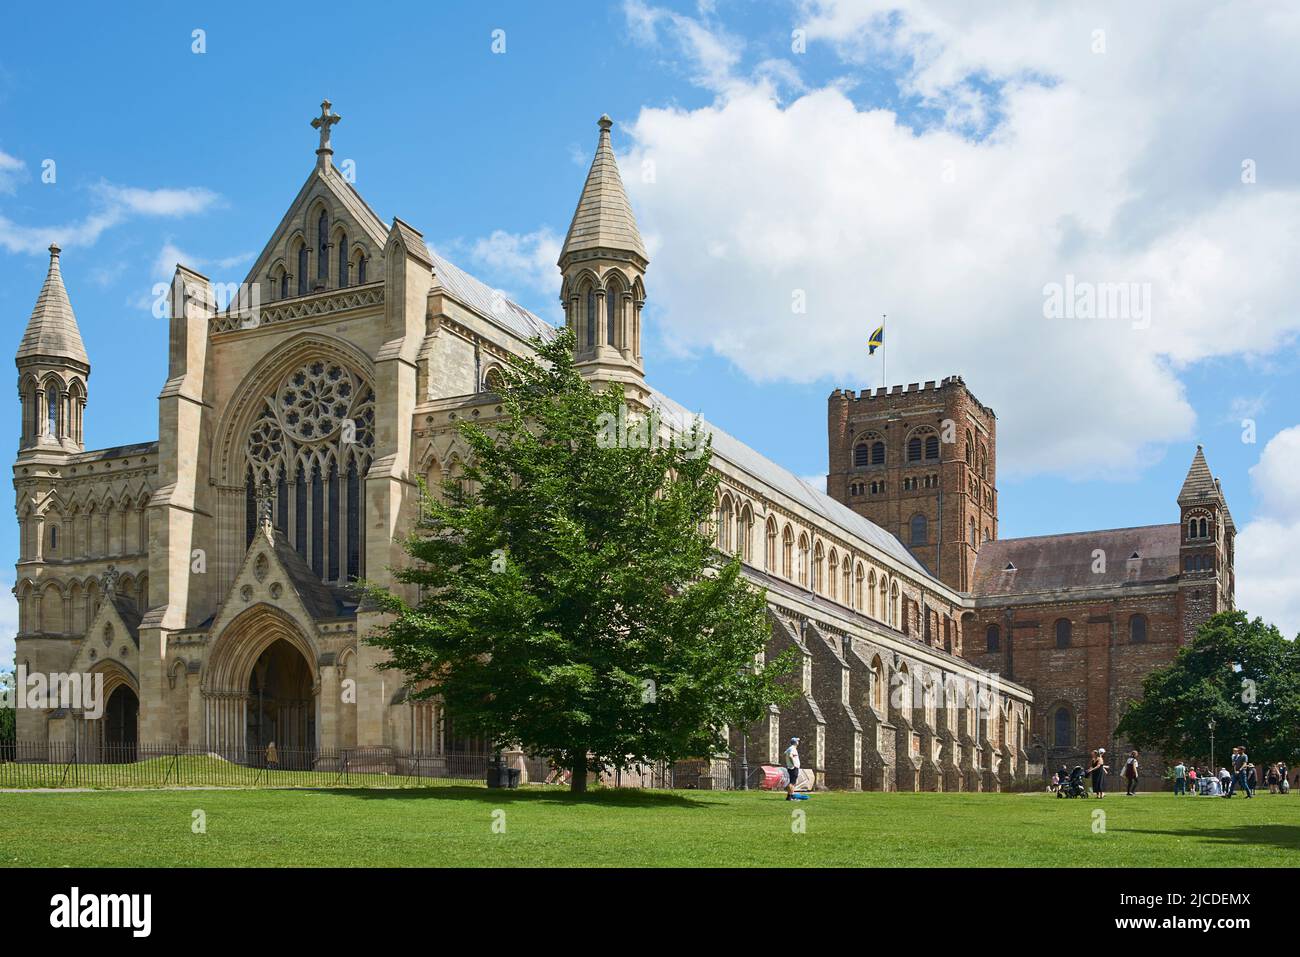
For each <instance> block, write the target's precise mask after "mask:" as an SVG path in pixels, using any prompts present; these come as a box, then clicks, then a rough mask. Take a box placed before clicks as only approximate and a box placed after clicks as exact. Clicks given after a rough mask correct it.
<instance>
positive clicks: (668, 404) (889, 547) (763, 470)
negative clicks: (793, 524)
mask: <svg viewBox="0 0 1300 957" xmlns="http://www.w3.org/2000/svg"><path fill="white" fill-rule="evenodd" d="M650 394H651V395H652V396H653V397H654V399H655V400H656V401H657V403H658V404H659V406H660V411H661V415H662V414H663V413H664V412H667V413H668V414H669V415H670V416H672V417H673V418H675V419H676V422H673V423H671V424H672V425H673V427H674V428H676V429H677V430H678V431H680V430H681V429H683V428H689V427H690V424H691V422H693V421H694V419H695V416H694V415H693V414H692V413H690V412H688V411H687V410H686V409H685V407H683V406H681V405H679V404H678V403H676V402H674V401H673V400H672V399H670V398H668V396H666V395H664V394H663V393H662V392H660V391H658V390H657V389H653V388H651V389H650ZM665 418H668V416H665ZM701 422H702V424H703V427H704V428H705V429H706V430H707V431H708V433H709V435H711V436H712V438H713V454H714V455H716V456H717V457H718V458H721V459H723V460H724V461H726V462H729V463H730V464H732V465H734V466H736V467H737V468H739V469H741V470H742V471H744V472H748V473H749V474H750V475H752V476H753V477H754V478H755V479H758V480H759V481H760V482H763V483H765V484H767V485H769V486H771V487H772V488H774V489H776V490H777V491H779V492H781V493H783V494H785V495H787V496H789V497H790V498H791V499H793V500H794V501H795V502H797V503H798V504H800V505H802V506H803V507H804V508H806V509H808V510H809V511H811V512H813V513H815V514H817V515H819V516H821V517H822V518H823V519H825V520H826V521H827V522H828V523H830V524H831V525H832V526H834V527H836V528H838V529H839V530H840V531H841V532H842V533H844V535H845V537H847V538H854V537H856V538H859V539H862V540H863V541H865V542H867V543H868V544H870V545H872V546H874V547H876V548H878V549H879V550H880V551H882V552H884V553H885V554H887V555H889V556H890V557H891V558H893V559H894V560H896V561H897V562H899V563H900V564H901V565H903V566H904V567H905V568H908V569H911V570H912V571H913V572H915V573H916V574H918V575H922V576H924V577H925V578H927V579H929V580H930V581H932V582H934V583H935V584H937V585H939V586H940V587H946V586H944V585H943V583H942V582H940V581H939V580H938V579H937V578H935V577H934V576H933V575H931V574H930V572H929V571H928V570H927V569H926V567H925V566H924V565H922V564H921V563H920V562H919V561H917V560H916V557H915V556H913V555H912V553H911V552H910V551H908V550H907V548H906V547H905V546H904V545H903V543H902V542H900V541H899V540H898V539H897V538H896V537H895V536H893V535H891V534H890V533H889V532H887V531H885V530H884V529H883V528H881V527H880V526H879V525H877V524H876V523H875V522H872V521H871V520H870V519H867V518H864V517H863V516H861V515H859V514H858V513H857V512H855V511H853V510H852V509H851V508H849V507H848V506H846V505H842V504H840V503H839V502H837V501H835V499H833V498H831V497H830V496H829V495H827V494H826V493H825V492H823V491H820V490H819V489H817V488H815V487H813V486H812V485H809V484H808V483H807V482H805V481H804V480H803V479H801V478H799V477H798V476H797V475H795V474H794V473H793V472H791V471H790V470H789V469H786V468H783V467H782V466H780V465H777V464H776V463H775V462H773V461H772V460H771V459H769V458H767V457H766V456H764V455H761V454H760V453H758V452H756V451H754V450H753V449H751V448H750V447H749V446H748V445H746V444H745V443H744V442H742V441H740V440H739V439H737V438H735V437H734V436H732V435H728V434H727V433H726V432H724V431H723V430H722V429H719V428H718V427H717V426H715V425H713V424H712V423H710V422H708V421H707V420H703V419H701Z"/></svg>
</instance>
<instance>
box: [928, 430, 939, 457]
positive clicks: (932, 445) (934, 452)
mask: <svg viewBox="0 0 1300 957" xmlns="http://www.w3.org/2000/svg"><path fill="white" fill-rule="evenodd" d="M925 457H926V458H927V459H937V458H938V457H939V436H937V435H929V436H926V439H925Z"/></svg>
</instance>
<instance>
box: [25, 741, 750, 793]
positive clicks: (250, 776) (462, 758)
mask: <svg viewBox="0 0 1300 957" xmlns="http://www.w3.org/2000/svg"><path fill="white" fill-rule="evenodd" d="M496 760H497V756H496V755H494V754H488V753H481V754H475V753H459V752H457V753H444V754H424V753H417V752H406V751H399V750H396V749H394V748H386V747H383V748H342V749H327V748H279V747H277V748H276V749H275V750H274V751H270V750H268V749H224V750H215V751H214V750H209V749H207V748H199V747H185V746H178V745H172V744H166V745H149V744H89V745H88V744H87V743H85V742H76V743H74V742H24V741H19V742H16V743H13V742H10V743H7V744H5V745H4V746H3V748H0V788H19V789H33V788H88V789H113V788H168V787H175V788H184V787H231V788H274V787H306V788H331V787H372V788H400V787H432V786H437V785H446V784H455V785H475V786H479V787H482V786H485V784H486V780H487V776H488V770H489V767H490V766H492V765H493V764H494V763H495V762H496ZM516 766H517V765H516ZM522 771H523V774H522V779H523V781H525V782H527V783H528V784H533V785H538V786H541V785H546V786H560V787H567V786H568V784H569V774H568V772H567V771H564V770H562V769H557V768H556V767H555V765H554V764H552V763H551V762H550V761H549V760H548V759H546V758H539V757H532V756H525V757H524V758H523V768H522ZM746 771H747V772H748V780H747V779H746ZM760 776H761V771H760V770H759V768H758V766H757V765H754V766H749V765H747V764H742V762H741V761H740V759H738V758H728V757H721V758H713V759H710V760H703V759H701V760H690V761H678V762H676V763H669V762H656V763H653V764H646V765H639V766H633V767H630V768H627V769H624V770H622V771H612V770H611V771H606V772H605V773H603V774H601V775H593V776H592V777H591V778H590V779H589V780H590V781H591V783H592V785H601V786H605V787H622V788H650V789H666V788H685V789H696V788H701V789H710V790H735V789H740V788H744V787H745V786H746V784H748V786H749V787H750V788H755V787H757V782H758V779H759V777H760Z"/></svg>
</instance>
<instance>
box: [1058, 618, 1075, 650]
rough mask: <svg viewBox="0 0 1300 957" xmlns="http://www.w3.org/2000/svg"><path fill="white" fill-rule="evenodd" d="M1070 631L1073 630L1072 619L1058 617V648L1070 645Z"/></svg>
mask: <svg viewBox="0 0 1300 957" xmlns="http://www.w3.org/2000/svg"><path fill="white" fill-rule="evenodd" d="M1070 631H1071V626H1070V619H1068V618H1058V619H1057V620H1056V647H1057V648H1069V647H1070Z"/></svg>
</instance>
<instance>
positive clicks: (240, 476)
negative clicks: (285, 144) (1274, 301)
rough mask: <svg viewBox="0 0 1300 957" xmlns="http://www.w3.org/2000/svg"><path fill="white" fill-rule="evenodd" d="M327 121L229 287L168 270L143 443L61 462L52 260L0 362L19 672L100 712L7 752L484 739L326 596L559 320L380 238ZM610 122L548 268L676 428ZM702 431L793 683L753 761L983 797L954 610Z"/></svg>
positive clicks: (953, 596)
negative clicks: (7, 400)
mask: <svg viewBox="0 0 1300 957" xmlns="http://www.w3.org/2000/svg"><path fill="white" fill-rule="evenodd" d="M334 122H336V118H335V117H334V116H333V114H331V113H330V112H329V105H328V103H327V104H324V105H323V111H322V114H321V117H319V118H318V119H317V121H316V122H315V124H314V125H316V126H317V128H318V129H319V130H320V146H319V148H318V149H317V151H316V163H315V165H314V168H313V169H312V170H311V172H310V174H309V175H308V177H307V179H306V181H305V182H304V183H303V185H302V187H301V189H300V190H299V191H298V193H297V195H296V197H295V198H294V199H293V201H292V202H291V203H290V205H289V208H288V210H287V212H285V214H284V215H283V217H282V218H281V219H280V221H279V223H278V225H277V226H276V227H275V229H274V231H273V232H272V234H271V238H270V240H269V241H268V243H267V245H266V247H265V249H264V250H263V252H262V253H261V255H260V256H259V258H258V259H257V261H256V262H255V263H254V265H253V267H252V268H251V270H250V272H249V274H248V276H247V278H246V280H245V282H244V283H243V284H242V286H241V287H240V288H239V290H237V294H236V295H235V297H234V300H233V302H232V303H231V304H226V303H224V302H223V303H221V304H220V305H219V304H218V300H219V298H220V297H219V295H218V292H219V290H217V289H214V288H213V284H212V283H211V282H210V281H209V280H208V279H207V278H206V277H204V276H202V275H200V274H198V273H196V272H194V271H193V270H190V269H188V268H186V267H184V266H180V267H178V269H177V273H176V277H175V282H174V283H173V287H172V297H171V316H172V318H171V320H170V327H169V336H170V346H171V347H170V354H169V366H168V369H167V372H166V376H165V379H164V383H163V388H162V391H161V393H160V396H159V400H158V402H159V409H158V436H159V438H158V441H157V442H150V443H144V444H140V445H132V446H126V447H121V448H115V449H104V450H98V451H86V450H85V448H84V445H83V443H82V438H81V435H82V431H81V422H82V412H83V410H87V411H88V412H89V414H90V415H91V416H92V417H93V415H94V409H95V403H94V397H93V395H90V394H89V393H88V391H87V383H88V381H89V376H90V360H89V358H88V357H87V356H86V355H85V351H84V348H82V347H81V340H80V334H79V331H78V330H77V326H76V320H75V317H74V316H73V313H72V307H71V301H70V299H69V297H68V296H67V293H66V289H65V287H64V283H63V278H62V272H61V268H60V261H59V254H58V251H57V250H54V251H53V252H52V255H51V265H50V274H49V277H48V278H47V280H46V286H45V289H43V290H42V292H41V295H40V299H39V300H38V303H37V308H36V310H35V311H34V312H33V314H32V317H31V320H30V321H29V323H28V327H27V333H26V334H25V336H24V339H23V344H22V345H21V346H20V350H19V354H18V367H19V387H20V394H21V396H22V399H23V413H22V422H23V426H22V441H21V444H20V450H19V454H18V457H17V461H16V462H15V465H14V485H15V489H16V492H17V503H18V504H17V508H18V514H17V517H18V521H19V524H20V529H21V536H20V537H21V541H22V546H21V553H20V555H19V558H18V565H17V581H18V586H17V594H18V598H19V605H20V626H19V633H18V636H17V661H18V664H19V665H22V666H24V667H25V668H26V669H27V671H28V672H45V673H48V672H67V671H83V672H92V673H100V672H102V673H104V674H105V676H106V692H107V693H108V694H109V702H108V703H109V709H108V712H107V714H106V715H105V716H104V717H102V718H97V719H96V718H92V717H91V716H89V715H87V714H85V713H84V712H83V711H80V710H78V709H76V708H72V709H68V710H66V711H61V710H57V709H52V710H48V711H39V710H30V709H22V710H20V712H19V729H18V733H19V737H20V738H21V739H23V740H24V741H44V740H57V741H76V742H79V743H80V744H82V745H83V746H85V747H86V748H94V747H100V746H103V745H110V744H127V745H129V744H134V743H137V742H138V743H148V744H151V745H157V746H166V745H170V744H174V745H183V746H188V747H201V748H204V749H207V750H210V751H216V752H220V753H224V754H230V755H232V756H235V757H236V758H238V757H239V756H240V755H246V754H248V753H250V752H252V753H255V752H257V751H260V750H262V749H264V748H265V746H266V745H267V744H268V743H269V742H270V741H271V740H274V741H276V743H277V745H278V746H279V747H280V748H282V749H286V750H300V751H305V752H312V751H318V750H326V749H330V750H332V749H344V748H352V747H364V748H367V749H372V750H371V751H370V752H369V755H370V756H369V757H368V758H367V760H368V761H370V762H371V763H372V764H373V765H374V766H375V767H386V766H389V764H390V763H391V761H389V760H387V759H385V757H384V754H383V752H384V750H385V749H391V750H393V751H402V752H406V751H414V752H418V753H420V754H422V755H429V756H431V757H432V758H434V759H436V758H438V757H440V756H442V757H445V756H449V755H452V754H454V753H456V752H458V751H460V752H464V751H470V750H473V749H475V748H476V747H477V746H478V745H477V743H476V742H473V741H468V740H465V739H464V738H462V737H460V736H458V735H457V734H456V732H455V729H454V727H451V726H450V724H449V722H448V721H447V720H446V719H445V716H444V715H443V714H442V711H441V708H440V706H439V705H438V703H437V702H436V701H435V702H429V701H420V702H413V701H412V700H411V699H410V696H409V693H408V692H409V690H410V689H408V688H406V687H404V686H403V683H402V680H401V678H400V676H398V675H396V674H394V673H392V672H389V671H386V670H381V669H380V668H378V667H377V666H378V665H380V664H382V659H381V653H380V652H379V651H378V650H377V649H375V648H372V647H371V646H369V645H367V644H365V643H364V642H363V641H361V640H360V639H361V638H362V637H363V636H364V635H365V634H366V633H367V632H368V631H369V630H371V629H373V628H374V627H375V626H376V625H378V624H379V623H380V619H379V617H378V616H377V615H376V613H374V612H373V611H369V610H367V609H365V608H364V607H359V606H358V604H357V600H356V597H355V595H354V593H353V592H352V590H351V589H350V587H349V583H350V582H352V581H353V580H354V579H356V578H358V577H362V576H364V577H368V578H370V579H371V580H374V581H378V582H383V583H386V584H388V585H390V586H391V587H394V588H398V589H401V588H406V587H407V586H401V585H399V584H397V583H396V582H394V581H392V579H391V573H390V569H391V568H393V567H396V566H400V565H401V564H402V562H403V560H404V553H403V552H402V551H401V549H400V547H399V546H398V545H397V544H396V543H395V538H396V537H397V536H400V535H401V534H402V533H403V532H404V531H405V530H406V529H408V528H410V527H411V526H412V523H413V521H414V519H415V517H416V515H417V511H418V507H419V496H420V494H421V493H420V487H419V485H420V481H421V480H423V481H424V482H425V483H427V486H428V487H429V488H431V489H439V488H441V487H442V484H443V483H444V482H446V481H454V480H455V479H456V478H457V476H458V475H460V474H461V472H462V470H463V467H464V463H465V460H466V457H467V455H468V450H467V449H466V448H465V446H464V444H463V442H462V441H461V439H460V437H459V434H458V432H457V427H458V425H459V423H460V422H462V421H465V420H473V421H480V422H483V423H486V424H489V425H490V423H491V422H492V421H493V419H494V418H495V417H496V416H497V415H499V414H500V412H501V408H500V404H499V400H498V397H497V395H496V394H495V393H494V392H493V382H494V376H495V375H497V374H498V372H497V371H496V370H497V367H498V366H499V365H500V364H501V363H502V361H503V360H504V359H505V358H506V357H507V356H509V355H524V354H527V353H528V352H529V351H530V349H531V348H532V347H531V346H530V344H529V342H530V339H531V338H532V337H534V336H550V335H553V334H554V330H553V329H552V328H551V327H550V326H548V325H547V324H546V323H544V322H542V321H541V320H540V319H538V318H537V317H536V316H534V315H532V314H531V313H529V312H527V310H525V309H523V308H522V307H520V306H518V305H516V304H515V303H512V302H510V301H509V300H508V299H506V298H505V297H503V296H502V295H501V294H500V293H498V292H497V291H495V290H492V289H490V288H489V287H487V286H485V285H484V284H483V283H481V282H479V281H478V280H476V279H474V278H473V277H472V276H469V275H468V274H466V273H464V272H463V271H461V270H460V269H458V268H457V267H456V266H454V265H453V264H452V263H450V262H447V261H446V260H445V259H443V258H442V257H440V256H438V255H437V254H435V253H434V252H432V251H431V250H429V249H428V247H427V246H426V244H425V243H424V240H423V238H422V236H421V234H420V233H419V232H418V231H417V230H416V229H414V228H413V227H412V226H410V225H409V224H407V223H406V222H404V221H403V220H401V219H398V218H394V219H393V220H392V221H391V222H390V223H388V224H385V223H383V222H382V221H381V220H380V219H379V218H378V216H376V215H375V213H374V212H373V211H372V210H371V209H370V207H369V206H368V205H367V204H366V203H365V201H364V200H363V199H362V198H361V197H360V195H359V194H358V193H357V192H356V190H355V189H353V187H352V185H351V184H350V183H349V182H348V181H347V180H346V179H345V178H344V177H343V176H342V174H341V173H340V172H339V171H338V170H337V169H336V168H335V167H334V165H333V162H332V153H333V150H332V147H331V145H330V133H331V129H332V126H333V124H334ZM611 126H612V124H611V123H610V122H609V121H608V119H607V118H602V120H601V123H600V132H599V139H598V143H597V148H596V155H595V158H594V160H593V163H592V167H591V171H590V172H589V174H588V177H587V180H586V183H585V184H584V186H583V189H582V193H581V197H580V199H579V203H578V207H577V210H576V212H575V214H574V219H573V224H572V226H571V227H570V230H569V234H568V236H567V237H566V241H565V246H564V249H563V252H562V254H561V257H560V260H559V264H558V265H559V267H560V270H561V273H562V277H563V295H562V300H563V305H564V310H565V316H566V322H567V323H568V325H569V326H570V327H571V328H572V329H573V331H574V334H575V340H576V343H577V347H576V348H577V357H578V360H579V363H580V367H581V368H582V369H583V371H584V374H585V375H586V376H588V377H589V378H590V379H591V380H592V381H593V382H596V383H605V382H617V383H619V384H621V385H622V386H623V388H624V389H625V392H626V394H627V396H628V402H629V405H630V406H635V407H638V408H646V407H650V406H654V407H656V408H658V409H660V410H661V411H662V412H663V414H664V416H665V420H666V421H669V422H673V421H675V422H677V423H678V424H680V423H681V422H682V421H684V420H685V419H688V418H690V417H689V416H688V414H687V413H686V411H685V410H684V409H682V408H681V407H680V406H677V405H676V404H675V403H673V402H672V400H671V399H669V398H668V397H667V396H664V395H662V394H660V393H658V392H656V391H655V390H654V389H653V388H652V387H651V386H650V385H649V384H648V383H647V382H646V380H645V374H644V368H643V358H642V354H641V310H642V305H643V303H644V301H645V297H646V289H645V282H644V277H645V272H646V269H647V267H648V264H649V261H648V258H647V256H646V252H645V248H644V246H643V245H642V243H641V239H640V236H639V234H638V232H637V229H636V221H635V218H634V216H633V214H632V210H631V206H630V204H629V203H628V201H627V197H626V195H625V193H624V190H623V186H622V183H621V181H620V178H619V172H618V166H617V162H616V160H615V158H614V153H613V150H612V146H611V140H610V136H611ZM990 423H991V416H990ZM710 428H711V427H710ZM713 435H714V445H713V448H714V460H713V464H714V467H715V468H716V469H717V471H718V473H719V475H720V478H721V482H722V489H721V491H720V494H719V500H718V542H719V547H720V548H722V549H724V550H726V551H727V552H729V553H735V554H738V555H739V556H740V557H741V559H742V564H743V567H744V569H745V573H746V574H747V575H748V576H750V577H751V578H752V579H753V580H754V581H755V582H757V583H760V584H762V585H764V586H766V587H767V588H768V595H769V606H770V607H769V611H770V619H771V626H772V641H771V645H770V649H769V651H770V653H772V654H779V653H780V652H781V651H782V650H784V649H787V648H793V649H796V651H797V654H798V655H799V657H800V660H801V662H802V667H801V668H800V670H799V673H798V675H797V676H796V678H795V680H796V681H797V683H798V690H799V693H798V695H797V696H796V698H795V700H794V701H792V702H791V703H789V704H786V705H784V706H781V707H776V706H773V707H772V708H771V709H770V713H769V716H768V719H767V720H766V721H764V722H760V724H759V726H757V727H755V728H752V729H748V730H749V732H750V733H749V738H748V743H747V745H746V747H747V750H748V754H749V756H750V759H751V763H753V764H760V763H764V762H775V761H777V760H778V759H779V756H780V752H781V750H782V749H783V748H784V746H785V742H786V741H787V740H788V739H789V738H790V737H791V736H792V735H798V736H799V737H801V738H802V739H803V742H804V744H803V754H804V764H805V766H806V767H808V768H810V769H811V770H812V771H813V772H814V774H815V780H816V783H817V786H819V787H826V786H831V787H842V788H863V787H865V788H874V789H890V790H892V789H903V790H916V789H933V790H939V789H943V790H956V789H966V790H975V789H990V788H1001V787H1005V786H1007V785H1008V784H1009V783H1010V782H1011V781H1012V779H1013V778H1014V777H1015V776H1016V775H1021V774H1024V773H1025V770H1026V768H1027V765H1028V750H1027V749H1028V736H1027V729H1028V727H1029V723H1030V720H1031V706H1032V700H1033V699H1032V695H1031V693H1030V692H1029V690H1028V689H1027V688H1025V687H1024V686H1023V685H1021V684H1017V683H1016V682H1014V681H1011V680H1008V679H1007V678H1004V677H1000V676H998V675H996V674H992V673H990V672H987V671H984V670H982V669H981V668H979V667H978V666H977V665H975V664H973V663H972V662H971V661H970V660H967V659H966V658H964V657H963V656H962V633H961V628H960V627H959V624H960V621H961V619H962V616H963V615H965V614H968V613H969V610H970V607H971V605H970V600H969V598H968V597H967V596H966V595H964V594H963V593H962V592H961V591H960V590H959V589H957V588H954V587H952V586H951V585H949V584H947V583H945V581H944V580H943V579H942V578H941V577H937V576H934V575H931V574H930V573H929V572H928V571H927V569H926V568H925V567H924V565H923V564H922V562H920V561H918V560H917V558H916V557H915V556H914V555H913V554H911V553H909V552H908V551H907V549H906V548H903V547H902V546H901V545H900V544H899V542H898V541H897V540H896V539H895V538H894V537H893V536H892V535H891V534H888V533H886V532H885V531H883V530H882V529H881V528H880V527H878V526H877V525H876V524H874V523H873V522H871V521H869V520H868V519H866V518H864V517H863V516H862V515H861V514H857V513H855V512H854V511H853V510H852V509H849V508H845V507H843V506H841V505H840V504H839V503H838V502H836V501H834V499H832V498H830V497H828V496H826V495H824V494H822V493H821V492H820V491H818V490H815V489H813V488H811V487H810V486H809V485H807V483H804V482H802V481H801V480H800V479H798V478H797V477H796V476H794V475H793V474H791V473H790V472H789V471H787V470H785V469H782V468H781V467H779V466H777V465H776V464H774V463H772V462H770V461H768V460H767V459H764V458H763V457H761V456H759V455H758V454H757V453H755V452H754V451H753V450H751V449H749V448H748V447H746V446H745V445H744V444H743V443H740V442H738V441H737V440H735V439H733V438H731V437H730V436H727V435H726V434H725V433H723V432H721V431H720V430H716V429H714V430H713ZM988 447H989V449H990V450H991V448H992V443H991V441H989V442H988ZM953 554H954V555H958V556H960V555H961V552H960V549H955V550H954V552H953ZM965 560H966V559H965V558H964V557H959V558H954V559H952V561H953V562H957V561H965ZM945 561H947V559H946V558H945ZM405 597H407V598H408V599H411V598H414V596H413V595H410V594H409V593H408V594H406V596H405ZM730 734H731V735H732V737H733V739H734V740H735V742H736V744H737V750H739V749H740V737H741V736H740V734H739V730H738V729H732V730H731V732H730ZM701 757H702V758H703V759H704V760H705V761H706V762H707V761H709V760H711V758H710V756H701Z"/></svg>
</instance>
